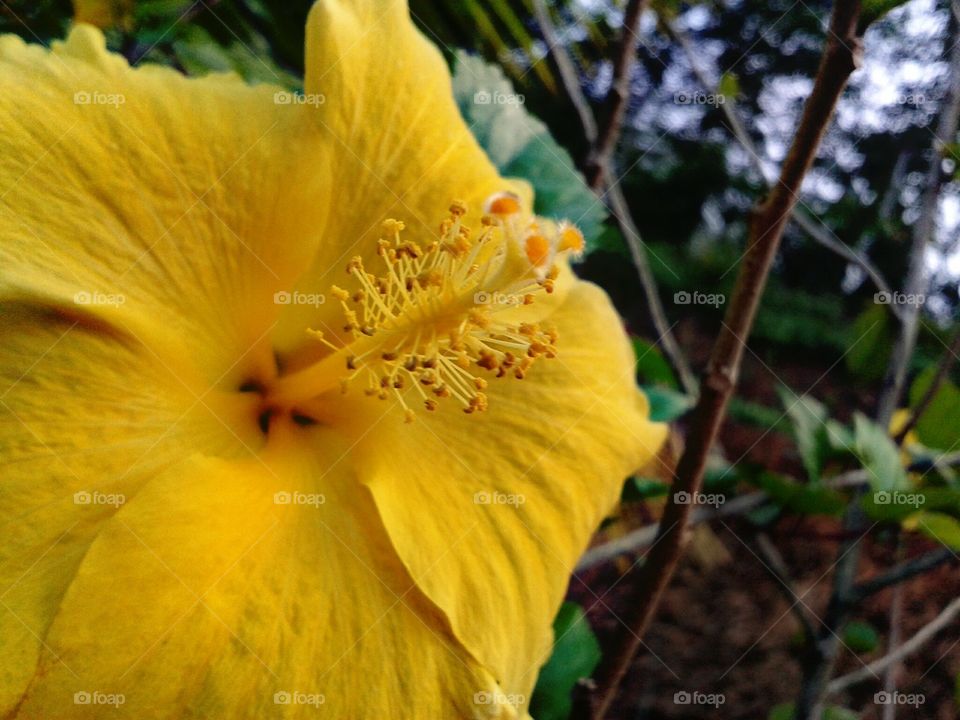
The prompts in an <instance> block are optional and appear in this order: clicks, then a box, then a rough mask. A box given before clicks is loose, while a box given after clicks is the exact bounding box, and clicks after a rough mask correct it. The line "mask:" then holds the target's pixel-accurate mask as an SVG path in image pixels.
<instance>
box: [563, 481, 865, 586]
mask: <svg viewBox="0 0 960 720" xmlns="http://www.w3.org/2000/svg"><path fill="white" fill-rule="evenodd" d="M869 479H870V474H869V473H868V472H867V471H866V470H863V469H859V470H851V471H850V472H846V473H843V474H842V475H837V476H836V477H833V478H830V479H829V480H826V481H825V483H824V484H826V485H827V486H828V487H831V488H835V489H838V488H848V487H857V486H860V485H865V484H866V483H867V482H868V481H869ZM770 500H771V498H770V496H769V495H767V493H765V492H764V491H762V490H757V491H756V492H751V493H747V494H745V495H740V496H739V497H735V498H733V499H732V500H728V501H727V502H725V503H723V504H722V505H719V506H717V507H715V508H714V507H711V506H709V505H697V506H696V507H694V509H693V512H692V513H690V519H689V524H690V525H697V524H699V523H702V522H709V521H711V520H716V519H717V518H722V517H729V516H731V515H742V514H743V513H745V512H749V511H750V510H753V509H754V508H757V507H760V506H761V505H763V504H764V503H766V502H769V501H770ZM659 532H660V524H659V523H652V524H650V525H645V526H644V527H641V528H637V529H636V530H633V531H631V532H629V533H627V534H626V535H624V536H623V537H619V538H617V539H616V540H611V541H610V542H606V543H604V544H603V545H598V546H596V547H594V548H591V549H590V550H587V552H585V553H584V554H583V557H582V558H580V562H578V563H577V567H576V572H577V573H580V572H583V571H584V570H589V569H590V568H594V567H596V566H598V565H603V564H604V563H606V562H609V561H611V560H613V559H614V558H616V557H619V556H621V555H627V554H630V553H635V552H639V551H640V550H643V549H645V548H647V547H649V546H650V545H652V544H653V541H654V540H656V539H657V535H658V534H659Z"/></svg>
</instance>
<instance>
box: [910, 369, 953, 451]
mask: <svg viewBox="0 0 960 720" xmlns="http://www.w3.org/2000/svg"><path fill="white" fill-rule="evenodd" d="M936 374H937V369H936V368H935V367H929V368H927V369H926V370H924V371H923V372H922V373H920V375H919V376H918V377H917V379H916V380H914V381H913V385H912V386H911V387H910V405H911V406H916V405H917V403H919V402H920V398H922V397H923V395H924V393H925V392H926V391H927V388H929V387H930V383H932V382H933V379H934V376H936ZM958 418H960V388H957V386H956V385H954V384H953V383H952V382H950V381H949V380H945V381H944V382H943V384H941V385H940V389H939V390H937V393H936V394H935V395H934V396H933V400H931V401H930V404H929V405H928V406H927V409H926V410H925V411H924V413H923V415H921V416H920V420H919V421H917V425H916V431H917V435H918V437H919V438H920V442H922V443H923V444H924V445H926V446H927V447H932V448H939V449H941V450H947V449H949V448H952V447H954V446H955V445H956V444H957V441H958V440H960V420H958Z"/></svg>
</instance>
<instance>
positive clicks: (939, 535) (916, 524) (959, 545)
mask: <svg viewBox="0 0 960 720" xmlns="http://www.w3.org/2000/svg"><path fill="white" fill-rule="evenodd" d="M904 527H906V528H907V529H909V530H919V531H920V532H922V533H923V534H924V535H926V536H927V537H928V538H930V539H931V540H936V541H937V542H938V543H940V544H942V545H946V546H947V547H948V548H951V549H952V550H960V520H957V518H955V517H951V516H949V515H946V514H944V513H940V512H921V513H917V514H916V515H914V516H913V517H911V518H909V519H908V520H907V521H906V522H904Z"/></svg>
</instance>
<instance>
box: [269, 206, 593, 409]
mask: <svg viewBox="0 0 960 720" xmlns="http://www.w3.org/2000/svg"><path fill="white" fill-rule="evenodd" d="M485 209H486V211H487V214H486V215H485V216H484V217H483V220H482V227H481V230H480V232H479V233H477V234H476V236H475V237H473V233H471V231H470V228H468V227H467V226H466V225H464V223H463V218H464V215H465V213H466V207H465V206H464V205H463V203H460V202H454V203H453V204H452V205H451V206H450V215H449V216H448V217H447V218H446V219H445V220H444V221H443V222H442V223H441V225H440V233H439V237H438V239H434V240H431V241H430V242H429V243H427V244H419V243H417V242H416V241H414V240H408V239H405V238H404V237H403V236H402V233H403V230H404V225H403V223H402V222H399V221H397V220H387V221H385V222H384V223H383V226H382V235H381V238H380V241H379V244H378V250H377V255H378V258H377V263H376V264H377V268H376V269H375V271H371V270H369V269H368V268H367V267H366V266H365V265H364V262H363V260H362V259H361V258H359V257H355V258H353V259H352V260H351V261H350V262H349V264H348V265H347V275H348V276H349V277H350V279H351V281H352V282H351V283H350V284H351V286H352V289H350V290H346V289H343V288H341V287H337V286H334V287H333V288H332V290H331V294H332V295H333V297H335V298H336V299H337V300H338V301H339V302H340V304H341V307H342V309H343V315H344V320H345V324H344V326H343V330H344V333H345V334H346V336H347V341H346V342H342V341H341V342H339V343H338V342H334V341H331V338H328V337H326V336H325V335H324V333H323V332H321V331H319V330H314V329H308V330H307V332H308V333H309V335H310V336H311V337H313V338H314V339H315V340H316V341H318V342H320V343H322V344H324V345H325V346H326V347H327V348H329V350H330V353H329V354H328V355H326V356H325V357H324V358H322V359H321V360H319V361H318V362H316V363H314V364H313V365H310V366H308V367H306V368H303V369H301V370H298V371H296V372H294V373H292V374H289V375H286V376H283V377H280V378H279V379H278V380H277V381H276V383H275V384H274V386H273V387H272V388H271V389H270V391H269V393H268V402H269V403H270V404H272V405H273V406H275V407H286V408H295V406H296V405H297V404H298V403H303V402H305V401H307V400H310V399H312V398H315V397H317V396H318V395H320V394H322V393H325V392H328V391H330V390H331V389H335V388H337V387H339V388H340V390H341V391H342V392H344V393H347V392H350V391H351V389H352V388H353V387H354V386H355V385H358V384H359V385H362V386H363V390H364V392H365V394H366V395H368V396H372V397H376V398H379V399H381V400H388V399H392V400H395V401H396V402H398V403H399V404H400V406H401V407H402V408H403V409H404V413H405V419H406V421H407V422H410V421H412V420H413V418H414V411H413V409H412V408H411V404H413V403H415V402H416V403H419V404H421V405H422V406H423V407H424V408H425V409H426V410H428V411H432V410H436V409H437V407H438V404H439V403H440V402H442V401H452V402H455V403H457V404H459V405H460V406H461V407H462V408H463V411H464V412H466V413H475V412H482V411H483V410H485V409H486V408H487V396H486V393H485V392H484V390H485V388H486V387H487V376H489V377H491V378H504V377H508V376H509V377H513V378H516V379H523V378H524V376H525V375H526V373H527V371H528V370H529V369H530V367H531V365H533V363H534V362H535V361H536V360H537V359H539V358H552V357H555V355H556V344H557V334H556V331H555V330H553V329H552V328H549V327H545V326H543V325H542V324H541V323H537V322H524V321H523V320H522V315H523V313H522V312H518V311H517V308H520V307H523V306H527V305H531V304H532V303H533V302H534V301H535V299H536V296H537V295H538V294H539V293H542V292H545V293H551V292H552V291H553V283H554V279H555V277H556V274H557V270H556V268H555V266H554V261H555V259H556V256H557V254H558V253H560V252H565V251H574V252H579V251H580V250H581V249H582V245H583V238H582V236H581V235H580V233H579V231H577V230H576V229H575V228H573V226H571V225H566V224H561V225H560V226H559V227H555V228H554V227H546V226H545V225H546V224H544V223H541V222H538V221H537V220H536V219H535V218H534V217H533V216H531V215H528V214H525V213H523V212H522V211H521V208H520V204H519V200H518V199H517V198H515V196H513V195H510V194H506V193H503V194H500V195H497V196H494V197H493V198H491V199H490V200H488V202H487V205H486V208H485ZM333 340H337V338H334V339H333Z"/></svg>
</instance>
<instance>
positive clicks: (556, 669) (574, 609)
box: [530, 602, 600, 720]
mask: <svg viewBox="0 0 960 720" xmlns="http://www.w3.org/2000/svg"><path fill="white" fill-rule="evenodd" d="M553 635H554V644H553V653H552V654H551V655H550V659H549V660H548V661H547V664H546V665H544V666H543V668H542V669H541V670H540V676H539V677H538V678H537V686H536V687H535V688H534V690H533V697H532V698H531V699H530V714H531V715H532V716H533V717H535V718H537V720H566V718H568V717H569V716H570V711H571V709H572V708H571V699H570V693H571V692H572V691H573V688H574V686H576V684H577V682H578V681H579V680H580V679H581V678H587V677H590V674H591V673H592V672H593V670H594V668H595V667H596V666H597V663H598V662H600V643H598V642H597V638H596V636H595V635H594V634H593V630H592V629H591V628H590V623H589V622H588V621H587V618H586V616H585V615H584V613H583V608H581V607H580V606H579V605H577V604H576V603H571V602H565V603H564V604H563V606H562V607H561V608H560V612H559V613H558V614H557V617H556V619H555V620H554V621H553Z"/></svg>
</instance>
